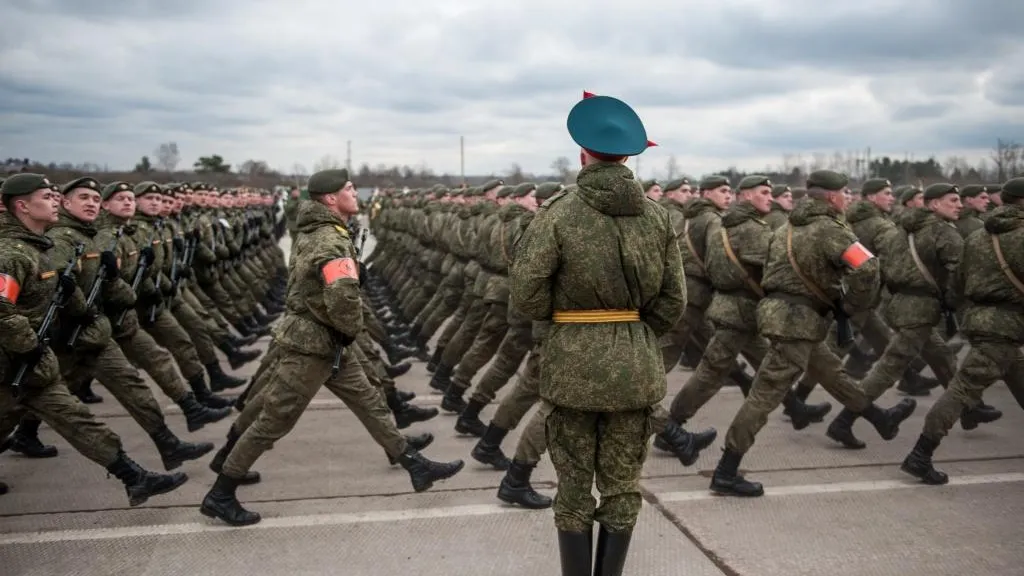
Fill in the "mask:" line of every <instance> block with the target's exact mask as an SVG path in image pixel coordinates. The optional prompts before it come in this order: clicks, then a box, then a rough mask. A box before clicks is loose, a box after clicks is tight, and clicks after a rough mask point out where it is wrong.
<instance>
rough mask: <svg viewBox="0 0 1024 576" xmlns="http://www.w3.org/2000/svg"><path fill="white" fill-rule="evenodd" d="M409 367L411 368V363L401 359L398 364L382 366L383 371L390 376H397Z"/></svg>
mask: <svg viewBox="0 0 1024 576" xmlns="http://www.w3.org/2000/svg"><path fill="white" fill-rule="evenodd" d="M410 368H412V364H409V363H408V362H406V361H404V360H403V361H402V362H399V363H398V364H388V365H386V366H384V372H386V373H387V375H388V376H390V377H391V378H398V377H399V376H401V375H403V374H405V373H406V372H408V371H409V369H410Z"/></svg>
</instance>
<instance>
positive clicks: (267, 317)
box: [252, 306, 281, 326]
mask: <svg viewBox="0 0 1024 576" xmlns="http://www.w3.org/2000/svg"><path fill="white" fill-rule="evenodd" d="M252 317H253V318H254V319H255V320H256V322H257V323H258V324H261V325H263V326H270V325H271V324H273V323H274V321H275V320H277V319H278V318H280V317H281V315H280V314H264V313H262V312H260V309H259V307H258V306H257V307H256V309H255V310H254V311H253V313H252Z"/></svg>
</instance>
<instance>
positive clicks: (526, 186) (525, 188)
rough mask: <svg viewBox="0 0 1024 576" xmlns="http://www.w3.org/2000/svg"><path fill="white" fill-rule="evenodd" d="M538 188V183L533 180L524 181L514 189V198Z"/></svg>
mask: <svg viewBox="0 0 1024 576" xmlns="http://www.w3.org/2000/svg"><path fill="white" fill-rule="evenodd" d="M536 189H537V185H536V184H534V183H533V182H523V183H522V184H520V185H519V186H516V187H515V188H514V189H513V190H512V197H513V198H522V197H523V196H526V195H528V194H529V193H530V192H533V191H534V190H536Z"/></svg>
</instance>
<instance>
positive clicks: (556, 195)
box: [540, 189, 569, 208]
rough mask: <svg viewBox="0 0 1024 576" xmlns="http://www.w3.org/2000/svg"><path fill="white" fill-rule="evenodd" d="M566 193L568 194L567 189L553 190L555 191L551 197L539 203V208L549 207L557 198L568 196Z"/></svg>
mask: <svg viewBox="0 0 1024 576" xmlns="http://www.w3.org/2000/svg"><path fill="white" fill-rule="evenodd" d="M568 195H569V191H568V190H565V189H562V190H559V191H558V192H555V193H554V194H553V195H552V196H551V198H548V199H547V200H545V201H544V202H543V203H542V204H541V205H540V207H541V208H549V207H551V205H552V204H554V203H555V202H557V201H558V200H559V199H561V198H564V197H565V196H568Z"/></svg>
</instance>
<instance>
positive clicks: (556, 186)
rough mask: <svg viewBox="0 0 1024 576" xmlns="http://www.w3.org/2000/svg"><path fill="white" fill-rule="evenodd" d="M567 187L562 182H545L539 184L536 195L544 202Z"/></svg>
mask: <svg viewBox="0 0 1024 576" xmlns="http://www.w3.org/2000/svg"><path fill="white" fill-rule="evenodd" d="M564 188H565V187H564V186H562V183H561V182H545V183H543V184H541V185H540V186H537V193H536V194H535V196H536V197H537V200H538V201H539V202H543V201H544V200H547V199H548V198H551V197H552V196H554V195H555V194H556V193H557V192H561V191H562V190H563V189H564Z"/></svg>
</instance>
